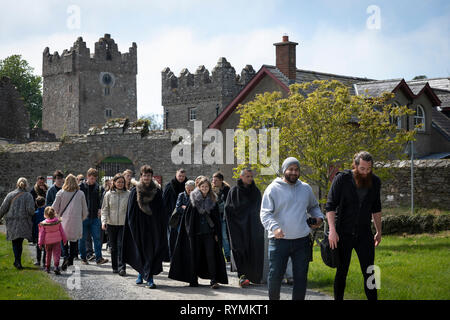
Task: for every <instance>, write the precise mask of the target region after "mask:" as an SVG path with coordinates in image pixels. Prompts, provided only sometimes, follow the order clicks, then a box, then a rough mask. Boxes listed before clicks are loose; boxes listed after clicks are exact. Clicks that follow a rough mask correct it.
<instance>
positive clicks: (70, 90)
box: [69, 84, 72, 92]
mask: <svg viewBox="0 0 450 320" xmlns="http://www.w3.org/2000/svg"><path fill="white" fill-rule="evenodd" d="M69 92H72V85H71V84H69Z"/></svg>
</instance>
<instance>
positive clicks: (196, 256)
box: [169, 177, 228, 289]
mask: <svg viewBox="0 0 450 320" xmlns="http://www.w3.org/2000/svg"><path fill="white" fill-rule="evenodd" d="M202 184H205V185H206V184H207V185H208V188H207V189H209V191H206V190H204V191H205V193H207V192H209V193H208V196H207V197H206V198H205V197H204V196H202V192H203V191H200V190H201V189H202V188H204V187H202V186H201V185H202ZM209 198H211V199H214V200H210V199H209ZM221 235H222V232H221V224H220V214H219V208H218V206H217V196H216V195H215V194H214V192H213V191H212V190H211V183H210V182H209V181H208V179H207V178H206V177H204V178H202V179H201V180H200V181H199V184H198V188H196V189H195V190H194V191H192V192H191V194H190V203H189V205H188V206H187V208H186V210H185V214H184V216H183V219H182V221H181V227H180V233H179V235H178V239H177V242H176V245H175V249H174V252H173V256H172V261H171V263H170V271H169V278H170V279H174V280H178V281H183V282H188V283H189V284H190V286H191V287H197V286H198V282H197V281H198V277H200V278H202V279H211V288H213V289H217V288H218V287H219V285H218V284H219V283H222V284H227V283H228V276H227V270H226V266H225V257H224V255H223V252H222V239H221Z"/></svg>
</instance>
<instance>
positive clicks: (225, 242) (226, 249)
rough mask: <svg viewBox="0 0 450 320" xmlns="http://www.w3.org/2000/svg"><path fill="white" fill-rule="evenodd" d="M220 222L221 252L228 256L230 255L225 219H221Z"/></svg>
mask: <svg viewBox="0 0 450 320" xmlns="http://www.w3.org/2000/svg"><path fill="white" fill-rule="evenodd" d="M221 223H222V246H223V253H224V254H225V257H229V256H230V242H229V241H228V234H227V222H226V221H225V220H222V221H221Z"/></svg>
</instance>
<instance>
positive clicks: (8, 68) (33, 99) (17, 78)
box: [0, 54, 42, 128]
mask: <svg viewBox="0 0 450 320" xmlns="http://www.w3.org/2000/svg"><path fill="white" fill-rule="evenodd" d="M33 72H34V69H33V68H32V67H31V66H30V65H29V64H28V62H27V61H26V60H25V59H22V56H21V55H17V54H15V55H12V56H9V57H7V58H5V59H4V60H0V77H2V76H7V77H9V78H10V79H11V82H12V83H13V84H14V85H15V86H16V88H17V90H18V91H19V93H20V95H21V96H22V98H23V100H24V104H25V107H26V108H27V110H28V112H29V113H30V128H32V127H34V126H36V125H37V126H38V127H42V91H41V89H42V78H41V77H40V76H37V75H34V74H33Z"/></svg>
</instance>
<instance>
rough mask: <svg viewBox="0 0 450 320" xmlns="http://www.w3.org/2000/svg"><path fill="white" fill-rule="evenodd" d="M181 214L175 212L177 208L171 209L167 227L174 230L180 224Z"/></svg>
mask: <svg viewBox="0 0 450 320" xmlns="http://www.w3.org/2000/svg"><path fill="white" fill-rule="evenodd" d="M180 218H181V214H179V213H178V212H177V208H175V209H173V212H172V214H171V215H170V219H169V226H170V227H171V228H176V227H177V226H178V224H179V223H180Z"/></svg>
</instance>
